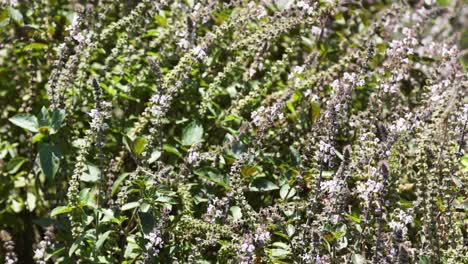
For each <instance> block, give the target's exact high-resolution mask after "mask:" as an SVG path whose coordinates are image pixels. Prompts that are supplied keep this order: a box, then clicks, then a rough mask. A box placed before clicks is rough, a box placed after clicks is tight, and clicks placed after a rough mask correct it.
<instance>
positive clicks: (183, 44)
mask: <svg viewBox="0 0 468 264" xmlns="http://www.w3.org/2000/svg"><path fill="white" fill-rule="evenodd" d="M177 46H179V48H181V49H184V50H185V49H188V48H189V47H190V42H189V41H188V40H186V39H184V38H182V39H180V40H179V42H177Z"/></svg>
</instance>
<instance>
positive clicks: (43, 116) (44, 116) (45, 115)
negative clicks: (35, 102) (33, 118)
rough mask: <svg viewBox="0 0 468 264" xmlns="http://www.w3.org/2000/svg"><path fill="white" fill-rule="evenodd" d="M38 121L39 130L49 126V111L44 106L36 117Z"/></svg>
mask: <svg viewBox="0 0 468 264" xmlns="http://www.w3.org/2000/svg"><path fill="white" fill-rule="evenodd" d="M38 117H39V118H38V120H39V128H41V127H48V126H49V124H50V116H49V110H47V108H46V107H45V106H43V107H42V108H41V112H40V113H39V116H38Z"/></svg>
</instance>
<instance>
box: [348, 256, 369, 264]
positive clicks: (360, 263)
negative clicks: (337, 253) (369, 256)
mask: <svg viewBox="0 0 468 264" xmlns="http://www.w3.org/2000/svg"><path fill="white" fill-rule="evenodd" d="M351 261H352V262H353V264H365V263H366V259H365V258H364V257H363V256H362V255H360V254H353V256H352V257H351Z"/></svg>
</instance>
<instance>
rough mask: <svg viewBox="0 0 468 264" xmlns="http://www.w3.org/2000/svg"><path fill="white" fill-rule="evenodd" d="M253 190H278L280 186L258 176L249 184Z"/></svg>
mask: <svg viewBox="0 0 468 264" xmlns="http://www.w3.org/2000/svg"><path fill="white" fill-rule="evenodd" d="M249 189H250V191H252V192H268V191H273V190H278V189H279V188H278V186H277V185H276V184H274V183H272V182H271V181H269V180H267V179H265V178H257V179H255V180H253V181H252V182H251V183H250V184H249Z"/></svg>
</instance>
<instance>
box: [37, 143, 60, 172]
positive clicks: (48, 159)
mask: <svg viewBox="0 0 468 264" xmlns="http://www.w3.org/2000/svg"><path fill="white" fill-rule="evenodd" d="M60 158H61V153H60V150H59V149H58V148H57V147H55V146H52V145H50V144H48V143H41V144H39V163H40V165H41V170H42V173H44V175H45V176H46V177H47V178H48V179H49V180H53V179H54V178H55V174H56V173H57V171H58V169H59V167H60Z"/></svg>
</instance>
